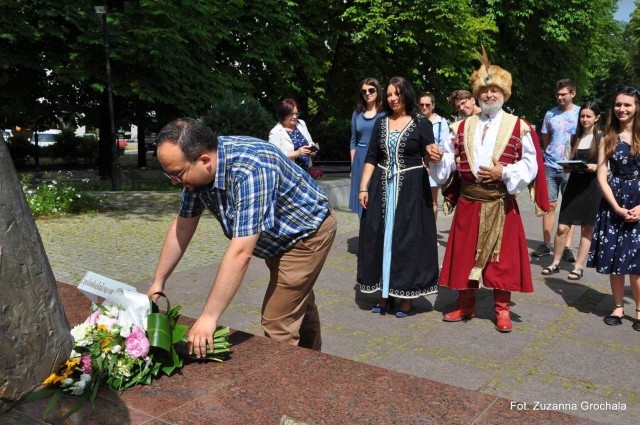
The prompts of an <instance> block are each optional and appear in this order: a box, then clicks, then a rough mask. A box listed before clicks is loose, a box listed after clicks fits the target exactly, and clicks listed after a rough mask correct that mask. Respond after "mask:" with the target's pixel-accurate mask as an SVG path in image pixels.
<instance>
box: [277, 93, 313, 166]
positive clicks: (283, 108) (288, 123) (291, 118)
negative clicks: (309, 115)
mask: <svg viewBox="0 0 640 425" xmlns="http://www.w3.org/2000/svg"><path fill="white" fill-rule="evenodd" d="M276 115H277V116H278V124H276V126H275V127H273V128H272V129H271V131H270V132H269V143H272V144H274V145H276V146H277V147H279V148H280V150H282V152H284V153H285V155H287V157H289V159H291V160H292V161H294V162H295V163H296V164H298V165H299V166H300V167H301V168H302V169H303V170H305V171H306V172H309V169H310V168H311V165H312V162H311V158H312V157H314V156H316V152H317V151H318V148H319V146H318V144H317V143H313V140H311V135H310V134H309V130H307V125H306V124H305V122H304V121H302V120H301V119H299V118H298V117H299V116H300V112H299V111H298V104H297V103H296V101H295V100H293V99H285V100H283V101H282V102H280V106H278V110H277V111H276Z"/></svg>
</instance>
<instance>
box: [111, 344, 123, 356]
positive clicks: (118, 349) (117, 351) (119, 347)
mask: <svg viewBox="0 0 640 425" xmlns="http://www.w3.org/2000/svg"><path fill="white" fill-rule="evenodd" d="M120 350H122V347H121V346H120V345H114V346H113V347H111V352H112V353H113V354H116V353H119V352H120Z"/></svg>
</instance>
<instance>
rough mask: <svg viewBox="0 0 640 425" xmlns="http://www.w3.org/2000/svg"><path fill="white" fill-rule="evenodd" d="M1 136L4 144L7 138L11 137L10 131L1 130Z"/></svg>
mask: <svg viewBox="0 0 640 425" xmlns="http://www.w3.org/2000/svg"><path fill="white" fill-rule="evenodd" d="M2 136H3V137H4V141H5V142H6V141H7V140H9V137H11V129H10V128H6V129H4V130H2Z"/></svg>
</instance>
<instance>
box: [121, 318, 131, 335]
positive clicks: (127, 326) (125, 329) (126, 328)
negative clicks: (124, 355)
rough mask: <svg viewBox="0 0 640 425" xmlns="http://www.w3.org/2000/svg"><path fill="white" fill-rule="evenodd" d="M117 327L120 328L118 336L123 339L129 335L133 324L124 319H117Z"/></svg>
mask: <svg viewBox="0 0 640 425" xmlns="http://www.w3.org/2000/svg"><path fill="white" fill-rule="evenodd" d="M118 325H119V326H120V336H121V337H123V338H126V337H128V336H129V335H131V328H132V327H133V323H132V322H131V321H130V320H128V319H127V318H125V317H119V318H118Z"/></svg>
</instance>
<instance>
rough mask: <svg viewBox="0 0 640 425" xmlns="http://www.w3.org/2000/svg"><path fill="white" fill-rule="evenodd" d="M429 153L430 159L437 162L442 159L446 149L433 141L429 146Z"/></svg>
mask: <svg viewBox="0 0 640 425" xmlns="http://www.w3.org/2000/svg"><path fill="white" fill-rule="evenodd" d="M427 153H428V154H429V161H431V162H433V163H434V164H437V163H439V162H440V160H441V159H442V155H443V154H444V151H443V150H442V149H440V147H439V146H438V145H437V144H436V143H432V144H430V145H428V146H427Z"/></svg>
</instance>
